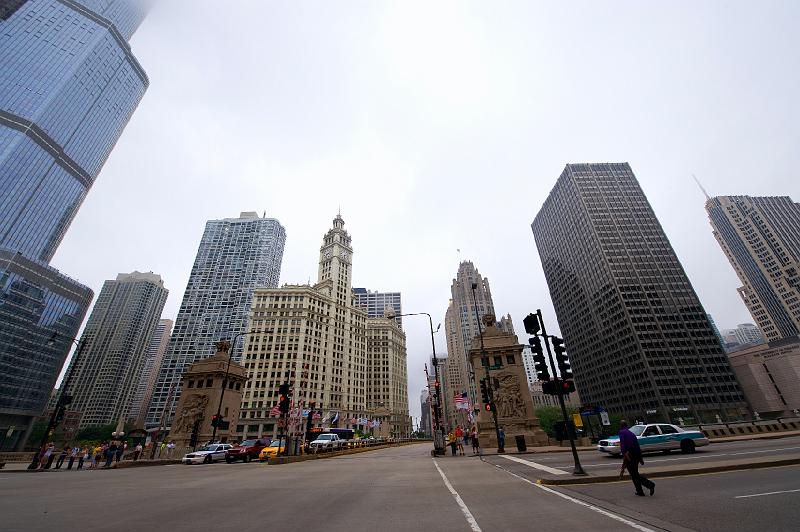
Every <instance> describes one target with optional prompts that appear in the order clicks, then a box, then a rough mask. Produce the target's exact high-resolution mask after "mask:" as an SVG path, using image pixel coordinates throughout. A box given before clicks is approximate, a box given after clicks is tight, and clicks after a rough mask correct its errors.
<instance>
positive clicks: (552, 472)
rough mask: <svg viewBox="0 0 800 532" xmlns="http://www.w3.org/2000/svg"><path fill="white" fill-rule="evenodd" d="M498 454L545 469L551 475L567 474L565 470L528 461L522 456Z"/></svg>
mask: <svg viewBox="0 0 800 532" xmlns="http://www.w3.org/2000/svg"><path fill="white" fill-rule="evenodd" d="M500 456H502V457H503V458H505V459H506V460H511V461H512V462H517V463H519V464H525V465H526V466H528V467H535V468H536V469H541V470H542V471H545V472H547V473H550V474H552V475H566V474H567V472H566V471H561V470H560V469H555V468H552V467H548V466H546V465H542V464H537V463H536V462H530V461H528V460H523V459H522V458H517V457H516V456H508V455H507V454H501V455H500Z"/></svg>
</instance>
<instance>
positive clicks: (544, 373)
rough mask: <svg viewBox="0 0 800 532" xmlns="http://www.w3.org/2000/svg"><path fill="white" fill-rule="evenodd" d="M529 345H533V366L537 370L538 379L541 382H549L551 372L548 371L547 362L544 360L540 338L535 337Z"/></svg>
mask: <svg viewBox="0 0 800 532" xmlns="http://www.w3.org/2000/svg"><path fill="white" fill-rule="evenodd" d="M528 343H529V344H531V350H532V351H533V365H534V367H535V368H536V378H538V379H539V380H540V381H549V380H550V371H548V369H547V362H546V361H545V359H544V352H543V351H542V341H541V340H540V339H539V337H538V336H534V337H533V338H531V339H529V340H528Z"/></svg>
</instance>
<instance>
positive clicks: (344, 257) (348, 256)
mask: <svg viewBox="0 0 800 532" xmlns="http://www.w3.org/2000/svg"><path fill="white" fill-rule="evenodd" d="M339 257H340V258H341V259H342V260H348V259H349V258H350V254H349V253H347V252H346V251H342V252H341V253H340V254H339Z"/></svg>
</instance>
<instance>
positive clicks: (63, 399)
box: [59, 393, 72, 406]
mask: <svg viewBox="0 0 800 532" xmlns="http://www.w3.org/2000/svg"><path fill="white" fill-rule="evenodd" d="M59 403H61V404H62V405H64V406H66V405H68V404H72V396H71V395H69V394H66V393H65V394H64V395H62V396H61V398H60V399H59Z"/></svg>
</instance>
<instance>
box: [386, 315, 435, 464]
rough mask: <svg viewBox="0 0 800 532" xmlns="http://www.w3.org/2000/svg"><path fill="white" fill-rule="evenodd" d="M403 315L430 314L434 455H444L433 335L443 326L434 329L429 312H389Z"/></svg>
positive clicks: (393, 316) (389, 316)
mask: <svg viewBox="0 0 800 532" xmlns="http://www.w3.org/2000/svg"><path fill="white" fill-rule="evenodd" d="M403 316H428V324H429V325H430V328H431V350H432V352H433V360H431V363H432V364H433V378H434V379H435V385H434V387H433V393H434V397H435V399H436V405H435V406H434V408H433V424H434V435H433V454H434V455H444V454H445V453H444V434H443V433H442V426H441V425H442V423H441V416H442V411H441V408H442V392H441V381H440V380H439V359H438V358H436V340H435V339H434V337H433V335H434V333H435V332H436V331H438V330H439V328H440V327H441V326H442V325H441V324H439V327H437V328H436V331H434V330H433V318H432V317H431V315H430V314H428V313H427V312H410V313H407V314H387V316H386V317H387V318H401V317H403Z"/></svg>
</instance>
